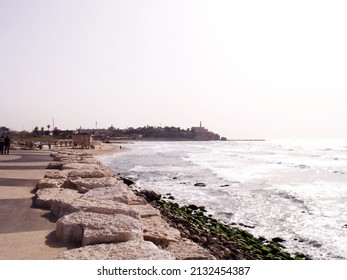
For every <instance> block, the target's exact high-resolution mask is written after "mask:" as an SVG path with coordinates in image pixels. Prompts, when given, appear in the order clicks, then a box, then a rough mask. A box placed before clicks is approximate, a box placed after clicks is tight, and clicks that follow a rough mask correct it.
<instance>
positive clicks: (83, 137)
mask: <svg viewBox="0 0 347 280" xmlns="http://www.w3.org/2000/svg"><path fill="white" fill-rule="evenodd" d="M72 142H73V144H72V145H73V147H74V148H81V149H89V148H90V146H91V142H92V136H91V134H89V133H77V134H73V135H72Z"/></svg>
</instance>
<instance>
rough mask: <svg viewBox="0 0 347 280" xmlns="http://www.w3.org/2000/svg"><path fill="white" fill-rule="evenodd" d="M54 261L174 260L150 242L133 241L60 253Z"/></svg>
mask: <svg viewBox="0 0 347 280" xmlns="http://www.w3.org/2000/svg"><path fill="white" fill-rule="evenodd" d="M55 259H56V260H174V259H175V257H174V256H173V255H171V254H170V253H169V252H168V251H165V250H161V249H159V248H158V247H157V246H155V245H154V244H153V243H152V242H149V241H143V240H133V241H128V242H122V243H117V244H99V245H90V246H84V247H81V248H77V249H72V250H68V251H65V252H63V253H60V254H59V255H58V256H57V257H56V258H55Z"/></svg>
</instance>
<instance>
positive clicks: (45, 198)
mask: <svg viewBox="0 0 347 280" xmlns="http://www.w3.org/2000/svg"><path fill="white" fill-rule="evenodd" d="M81 196H82V195H81V194H79V193H78V192H77V191H74V190H69V189H61V188H46V189H40V190H38V191H37V192H36V194H35V204H36V206H37V207H38V208H42V209H51V208H52V204H53V202H54V204H55V205H59V204H62V202H66V201H71V200H74V199H77V198H81ZM56 207H57V206H56Z"/></svg>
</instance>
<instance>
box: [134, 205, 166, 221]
mask: <svg viewBox="0 0 347 280" xmlns="http://www.w3.org/2000/svg"><path fill="white" fill-rule="evenodd" d="M131 207H132V208H133V209H135V210H136V211H138V212H139V213H140V215H141V218H149V217H155V216H157V217H159V216H160V211H159V210H158V209H156V208H154V207H153V206H152V205H150V204H144V205H140V204H138V205H131Z"/></svg>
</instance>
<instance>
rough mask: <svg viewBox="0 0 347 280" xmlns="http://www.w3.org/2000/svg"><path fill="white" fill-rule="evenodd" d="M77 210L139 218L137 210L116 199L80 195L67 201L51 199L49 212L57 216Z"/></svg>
mask: <svg viewBox="0 0 347 280" xmlns="http://www.w3.org/2000/svg"><path fill="white" fill-rule="evenodd" d="M79 211H83V212H93V213H99V214H107V215H114V214H123V215H126V216H130V217H133V218H136V219H140V214H139V212H138V211H137V210H135V209H134V208H133V207H131V206H129V205H126V204H124V203H119V202H117V201H112V200H97V199H92V198H90V197H80V198H77V199H73V200H69V201H52V206H51V212H52V214H53V215H55V216H57V217H62V216H64V215H68V214H71V213H74V212H79Z"/></svg>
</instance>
